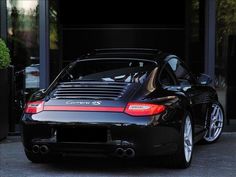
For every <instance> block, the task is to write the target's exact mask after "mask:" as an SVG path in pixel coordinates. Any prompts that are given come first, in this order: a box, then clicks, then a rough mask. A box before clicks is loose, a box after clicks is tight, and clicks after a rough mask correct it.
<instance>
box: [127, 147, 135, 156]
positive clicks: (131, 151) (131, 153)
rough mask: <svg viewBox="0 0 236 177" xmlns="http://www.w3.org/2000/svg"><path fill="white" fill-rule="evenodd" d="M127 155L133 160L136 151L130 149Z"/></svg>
mask: <svg viewBox="0 0 236 177" xmlns="http://www.w3.org/2000/svg"><path fill="white" fill-rule="evenodd" d="M125 154H126V156H127V157H128V158H132V157H134V156H135V151H134V149H132V148H128V149H126V151H125Z"/></svg>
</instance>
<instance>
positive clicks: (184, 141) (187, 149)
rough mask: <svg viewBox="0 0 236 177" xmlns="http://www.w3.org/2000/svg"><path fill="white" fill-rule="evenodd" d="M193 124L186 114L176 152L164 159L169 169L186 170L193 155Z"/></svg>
mask: <svg viewBox="0 0 236 177" xmlns="http://www.w3.org/2000/svg"><path fill="white" fill-rule="evenodd" d="M193 146H194V144H193V124H192V117H191V115H190V113H186V114H185V116H184V118H183V121H182V125H181V132H180V143H179V148H178V151H177V152H176V153H175V154H173V155H172V156H169V157H167V158H166V161H165V162H166V164H167V165H168V167H171V168H181V169H184V168H188V167H189V166H190V164H191V161H192V155H193Z"/></svg>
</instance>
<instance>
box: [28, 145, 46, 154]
mask: <svg viewBox="0 0 236 177" xmlns="http://www.w3.org/2000/svg"><path fill="white" fill-rule="evenodd" d="M32 152H33V153H34V154H38V153H41V154H47V153H48V152H49V148H48V146H47V145H42V146H39V145H33V147H32Z"/></svg>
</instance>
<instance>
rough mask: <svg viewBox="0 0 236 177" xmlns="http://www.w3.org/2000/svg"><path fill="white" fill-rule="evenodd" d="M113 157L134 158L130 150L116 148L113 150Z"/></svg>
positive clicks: (132, 151)
mask: <svg viewBox="0 0 236 177" xmlns="http://www.w3.org/2000/svg"><path fill="white" fill-rule="evenodd" d="M115 155H116V156H117V157H120V158H132V157H134V156H135V151H134V149H132V148H127V149H123V148H117V149H116V150H115Z"/></svg>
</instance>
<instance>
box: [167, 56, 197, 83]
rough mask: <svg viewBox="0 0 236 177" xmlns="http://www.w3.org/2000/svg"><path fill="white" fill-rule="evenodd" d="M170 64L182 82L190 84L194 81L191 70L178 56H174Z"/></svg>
mask: <svg viewBox="0 0 236 177" xmlns="http://www.w3.org/2000/svg"><path fill="white" fill-rule="evenodd" d="M168 64H169V66H170V67H171V69H172V70H173V72H174V73H175V76H176V78H177V79H178V81H179V82H180V84H181V83H186V82H188V83H189V84H190V83H192V82H193V78H192V77H191V73H190V71H189V70H188V69H187V68H186V67H185V66H184V64H183V63H182V62H180V61H179V60H178V59H177V58H172V59H170V60H169V61H168Z"/></svg>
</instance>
